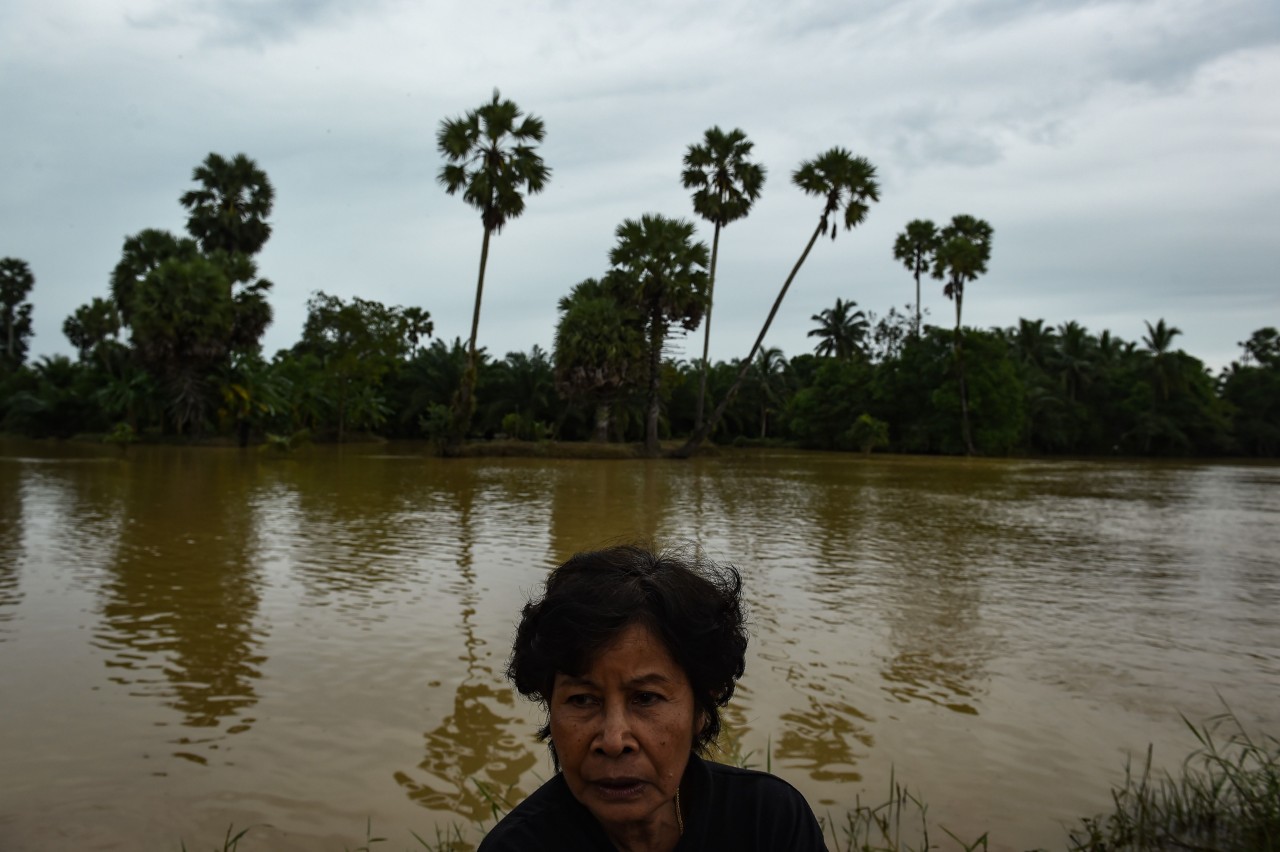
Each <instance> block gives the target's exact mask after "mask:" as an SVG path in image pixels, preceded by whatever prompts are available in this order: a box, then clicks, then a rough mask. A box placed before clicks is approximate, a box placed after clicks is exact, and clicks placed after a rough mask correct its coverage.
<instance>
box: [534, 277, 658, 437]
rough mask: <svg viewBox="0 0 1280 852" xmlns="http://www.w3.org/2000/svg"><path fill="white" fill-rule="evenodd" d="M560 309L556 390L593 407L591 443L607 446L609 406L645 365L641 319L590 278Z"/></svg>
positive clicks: (631, 309)
mask: <svg viewBox="0 0 1280 852" xmlns="http://www.w3.org/2000/svg"><path fill="white" fill-rule="evenodd" d="M559 307H560V321H559V322H558V323H557V324H556V339H555V353H554V358H553V361H554V365H555V375H556V387H557V390H558V391H559V393H560V395H561V396H562V397H564V398H565V399H575V398H580V399H585V400H586V401H587V402H589V403H593V404H594V405H595V409H596V411H595V414H596V417H595V420H596V423H595V430H594V432H593V434H592V440H593V441H600V442H603V441H606V440H608V437H609V421H610V410H611V408H612V406H613V403H614V402H615V401H616V399H617V397H618V395H619V394H620V393H621V392H622V391H623V390H625V389H626V388H628V387H630V386H632V385H633V384H634V383H635V382H636V380H637V376H638V375H639V373H640V365H641V364H643V363H644V354H645V353H644V348H645V345H644V344H645V341H644V333H643V331H642V330H641V326H642V324H643V318H642V317H640V316H639V315H638V312H637V311H636V310H635V309H634V308H632V307H630V306H628V305H624V304H621V303H619V302H618V300H617V299H615V298H614V297H613V294H612V293H610V292H609V289H608V288H607V287H606V286H605V285H604V284H603V283H602V282H600V281H597V280H596V279H595V278H588V279H586V280H585V281H582V282H579V283H578V284H577V285H575V286H574V288H573V290H572V291H571V292H570V293H569V295H568V296H565V297H564V298H562V299H561V300H560V305H559Z"/></svg>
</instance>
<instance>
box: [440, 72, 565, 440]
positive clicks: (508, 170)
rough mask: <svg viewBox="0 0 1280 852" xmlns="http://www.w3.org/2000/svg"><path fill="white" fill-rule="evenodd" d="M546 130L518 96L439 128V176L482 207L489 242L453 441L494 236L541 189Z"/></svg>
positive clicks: (467, 419)
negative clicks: (441, 162) (541, 150)
mask: <svg viewBox="0 0 1280 852" xmlns="http://www.w3.org/2000/svg"><path fill="white" fill-rule="evenodd" d="M545 135H546V128H545V127H544V125H543V123H542V119H540V118H538V117H536V116H533V115H525V114H524V113H523V112H521V111H520V108H519V107H518V106H516V104H515V103H514V102H513V101H509V100H502V99H501V96H500V95H499V93H498V90H497V89H494V90H493V99H492V100H491V101H489V103H486V104H484V105H482V106H480V107H478V108H476V109H473V110H470V111H468V112H467V114H466V115H464V116H461V117H459V118H447V119H444V120H443V121H441V122H440V127H439V129H438V130H437V131H436V146H437V147H438V148H439V150H440V153H441V155H442V156H443V157H444V158H445V160H446V162H445V164H444V165H443V166H441V167H440V173H439V174H438V175H437V180H438V181H439V182H440V184H441V186H443V187H444V190H445V192H447V193H448V194H449V195H454V194H456V193H458V192H461V193H462V200H463V201H465V202H467V203H468V204H470V205H471V206H472V207H474V208H475V209H477V210H479V211H480V221H481V223H482V224H483V225H484V241H483V242H482V243H481V245H480V275H479V278H478V279H477V281H476V304H475V309H474V311H473V312H472V314H471V339H470V342H469V343H468V346H467V369H466V371H465V372H464V373H463V376H462V386H461V387H460V388H459V391H458V404H457V406H456V408H455V411H454V415H455V423H454V425H455V434H454V435H453V436H452V437H453V439H454V440H460V439H462V438H464V437H466V432H467V429H468V428H469V427H470V425H471V415H472V412H473V411H474V409H475V399H474V397H475V384H476V333H477V332H478V331H479V329H480V302H481V299H482V297H483V295H484V270H485V265H486V264H487V263H488V261H489V238H490V237H491V236H492V235H493V234H495V233H501V232H502V228H503V226H504V225H506V224H507V222H509V221H510V220H512V219H515V218H517V217H518V216H519V215H520V214H521V213H523V212H524V195H523V194H522V192H521V190H522V189H523V192H524V193H528V194H529V195H533V194H535V193H538V192H541V191H542V189H543V187H545V186H546V185H547V181H548V180H549V179H550V177H551V169H550V168H548V167H547V166H546V165H545V164H544V163H543V162H542V158H541V157H540V156H538V154H537V152H536V151H535V150H534V146H535V145H536V144H537V143H539V142H541V141H542V139H543V137H544V136H545Z"/></svg>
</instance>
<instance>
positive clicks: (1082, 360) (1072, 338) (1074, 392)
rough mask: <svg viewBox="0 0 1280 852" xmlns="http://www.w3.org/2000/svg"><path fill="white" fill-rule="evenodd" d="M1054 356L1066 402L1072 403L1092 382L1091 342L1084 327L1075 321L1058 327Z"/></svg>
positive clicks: (1092, 349)
mask: <svg viewBox="0 0 1280 852" xmlns="http://www.w3.org/2000/svg"><path fill="white" fill-rule="evenodd" d="M1054 354H1055V359H1054V360H1055V361H1056V362H1057V363H1056V366H1057V368H1058V370H1059V371H1060V372H1061V374H1062V384H1063V387H1064V388H1065V389H1066V392H1067V401H1068V402H1072V403H1074V402H1075V401H1076V399H1077V398H1078V397H1079V395H1080V392H1081V391H1083V390H1085V389H1087V388H1088V386H1089V384H1090V382H1091V381H1092V380H1093V373H1094V367H1095V364H1094V343H1093V340H1092V339H1091V338H1090V336H1089V332H1088V331H1087V330H1086V329H1085V327H1084V326H1082V325H1080V323H1078V322H1076V321H1075V320H1069V321H1067V322H1064V323H1063V324H1062V325H1060V326H1058V346H1057V350H1056V352H1055V353H1054Z"/></svg>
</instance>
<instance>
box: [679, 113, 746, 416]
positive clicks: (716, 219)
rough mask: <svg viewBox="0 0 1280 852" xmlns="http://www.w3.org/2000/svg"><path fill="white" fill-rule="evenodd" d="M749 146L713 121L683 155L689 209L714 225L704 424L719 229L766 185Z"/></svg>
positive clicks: (701, 393)
mask: <svg viewBox="0 0 1280 852" xmlns="http://www.w3.org/2000/svg"><path fill="white" fill-rule="evenodd" d="M751 148H752V143H751V141H750V140H748V139H747V134H745V133H743V132H742V130H740V129H738V128H734V129H733V130H731V131H730V132H728V133H725V132H724V131H723V130H721V129H720V128H719V127H718V126H717V127H712V128H711V129H710V130H708V131H707V132H706V133H705V134H704V135H703V141H702V144H701V145H690V146H689V150H688V151H687V152H686V153H685V155H684V172H683V173H682V175H681V182H682V183H683V184H684V188H685V189H692V190H693V191H694V192H693V210H694V212H695V213H697V214H698V215H699V216H701V217H702V218H703V219H706V220H707V221H708V222H711V223H712V224H713V225H714V226H715V232H714V236H713V237H712V238H711V273H710V275H709V276H708V278H707V310H706V318H705V319H704V320H703V323H704V326H705V327H704V330H703V338H702V369H701V375H700V377H699V379H698V407H697V413H696V415H695V417H694V426H695V428H697V427H700V426H701V425H702V412H703V407H704V405H705V400H706V396H707V353H708V351H709V349H710V347H711V307H712V297H713V294H714V292H715V285H716V260H717V259H718V258H719V255H720V229H721V228H723V227H724V226H725V225H728V224H729V223H730V222H733V221H736V220H738V219H741V218H743V217H745V216H746V215H747V213H748V212H749V211H750V210H751V205H752V204H753V203H754V202H755V200H756V199H757V198H759V197H760V190H761V188H762V187H763V186H764V176H765V169H764V166H761V165H759V164H757V163H752V162H750V161H748V160H747V157H748V156H749V155H750V154H751Z"/></svg>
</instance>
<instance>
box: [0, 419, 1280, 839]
mask: <svg viewBox="0 0 1280 852" xmlns="http://www.w3.org/2000/svg"><path fill="white" fill-rule="evenodd" d="M638 539H653V540H657V541H662V542H674V543H680V542H684V543H687V544H689V545H692V546H696V547H700V548H701V549H702V550H703V551H704V552H705V553H706V554H707V555H709V556H711V557H712V558H716V559H719V560H722V561H729V562H732V563H734V564H736V565H737V566H738V567H739V568H740V569H741V571H742V573H743V575H744V578H745V582H746V594H747V598H748V600H749V604H750V613H751V618H752V623H753V638H752V643H751V647H750V650H749V657H748V666H747V674H746V676H745V677H744V678H743V681H742V683H741V686H740V688H739V690H738V693H737V695H736V696H735V698H734V701H733V703H732V704H731V705H730V708H729V712H728V714H727V725H726V728H727V736H726V738H725V742H724V747H725V750H726V751H727V752H729V755H728V756H724V757H722V758H721V759H724V760H728V761H733V760H737V761H739V762H746V763H747V764H749V765H754V766H757V767H760V768H764V767H765V766H766V765H769V766H771V768H772V770H773V771H774V772H775V773H777V774H779V775H781V776H783V777H784V778H786V779H788V780H789V781H791V782H792V783H793V784H795V785H796V786H797V787H798V788H799V789H800V790H801V791H802V792H803V793H804V794H805V795H806V796H807V797H808V799H809V801H810V802H811V803H812V804H813V806H814V809H815V811H816V812H818V814H819V815H822V816H826V815H830V816H831V817H833V818H835V819H837V820H839V819H842V818H843V814H844V813H845V810H846V809H847V807H848V806H850V805H852V804H853V803H854V802H855V800H858V799H860V800H861V801H862V802H863V803H868V802H872V803H875V802H879V801H882V800H884V799H885V798H886V796H887V791H888V789H889V783H890V780H889V779H890V776H891V773H892V775H893V777H894V778H895V779H896V780H897V781H898V782H899V783H903V784H906V785H907V786H908V787H909V788H910V789H911V790H912V791H913V792H915V793H918V794H919V795H920V796H921V797H922V798H923V799H924V800H925V801H927V802H928V805H929V815H930V817H931V818H932V819H933V820H934V822H935V823H936V824H940V825H942V826H945V827H946V828H947V829H948V830H950V831H952V832H953V833H955V834H956V835H957V836H959V837H961V838H964V839H968V840H972V839H976V838H977V837H978V836H979V835H981V834H982V833H983V832H988V833H989V838H990V841H991V848H993V849H1027V848H1032V847H1044V848H1048V849H1055V848H1057V849H1060V848H1063V846H1064V843H1065V836H1066V834H1065V826H1067V825H1069V824H1071V823H1072V822H1074V820H1075V819H1076V818H1077V817H1079V816H1084V815H1090V814H1093V813H1096V812H1098V811H1100V810H1102V809H1104V808H1105V807H1106V806H1107V804H1108V802H1109V801H1110V794H1109V786H1110V785H1111V784H1112V783H1114V782H1116V781H1118V780H1119V779H1120V778H1121V777H1122V775H1123V770H1124V765H1125V760H1126V757H1127V756H1128V755H1134V756H1135V759H1136V760H1138V761H1141V759H1142V758H1143V756H1145V752H1146V748H1147V745H1148V744H1152V745H1153V747H1154V750H1155V761H1156V764H1157V765H1160V766H1168V767H1171V768H1173V767H1176V766H1177V765H1178V764H1179V763H1180V761H1181V759H1182V757H1183V756H1185V755H1186V754H1187V753H1188V752H1189V751H1190V750H1191V749H1192V748H1193V747H1194V745H1195V743H1194V741H1193V740H1192V739H1191V736H1190V734H1189V732H1188V731H1187V729H1186V727H1185V724H1184V722H1183V721H1182V718H1181V715H1185V716H1186V717H1187V718H1188V719H1191V720H1193V721H1199V720H1203V719H1205V718H1207V717H1209V716H1211V715H1213V714H1215V713H1219V712H1221V711H1222V709H1223V706H1224V702H1225V703H1226V704H1227V705H1229V706H1230V708H1231V709H1232V710H1233V711H1234V712H1235V714H1236V715H1237V717H1239V719H1240V721H1241V722H1242V723H1243V724H1245V725H1246V726H1247V727H1248V728H1250V729H1252V730H1255V731H1263V732H1268V733H1271V734H1280V467H1277V466H1265V465H1244V464H1199V463H1148V462H1123V461H1116V462H1110V461H1108V462H1094V461H1054V462H1041V461H1009V460H976V461H967V460H963V459H933V458H929V459H915V458H912V459H907V458H878V457H873V458H870V459H863V458H861V457H859V456H853V455H829V454H816V453H815V454H800V453H760V454H752V455H728V456H724V457H720V458H712V459H699V460H695V461H692V462H676V461H652V462H645V461H547V460H527V459H476V460H449V461H442V460H438V459H435V458H433V457H431V456H430V455H429V454H428V453H427V452H426V450H425V449H424V448H422V447H420V446H415V445H404V446H401V445H394V444H393V445H380V446H367V447H358V448H351V447H348V448H342V449H339V448H331V447H313V448H308V449H305V450H303V451H301V452H299V453H296V454H294V455H292V456H277V455H270V454H266V453H259V452H256V451H247V452H242V451H239V450H230V449H213V448H200V449H179V448H146V447H143V448H139V447H134V448H131V449H130V450H129V451H128V454H127V455H122V454H121V453H119V451H117V450H115V449H99V448H98V447H89V446H60V445H50V444H43V443H15V442H10V443H5V444H3V445H0V849H3V850H6V852H8V850H28V849H31V850H64V849H65V850H77V851H78V850H142V851H143V852H146V850H166V852H174V850H177V849H178V848H179V846H180V843H183V842H185V844H186V846H187V848H189V849H193V850H195V849H208V848H212V847H214V846H219V847H220V846H221V843H222V840H223V837H224V834H225V832H226V830H227V827H228V825H234V826H235V830H236V831H239V830H240V829H242V828H249V833H248V834H247V835H246V837H245V839H244V840H243V841H242V842H241V846H240V850H241V852H257V850H268V849H269V850H273V852H274V850H308V852H313V851H318V850H334V852H338V850H342V849H345V848H354V847H355V846H358V845H362V844H364V843H365V842H366V840H367V838H366V830H367V828H368V827H369V826H370V825H371V826H372V833H373V834H374V835H381V836H385V837H388V838H389V840H388V842H386V843H385V844H379V845H377V846H376V847H375V848H377V849H387V850H401V849H410V848H419V847H418V844H417V841H415V840H414V839H413V836H412V834H411V833H410V832H411V831H412V832H417V833H418V834H419V835H421V836H422V837H424V838H426V839H434V838H435V837H436V832H437V830H439V831H441V832H444V831H452V828H451V827H457V828H460V829H461V830H462V832H463V834H464V836H466V837H468V838H470V839H471V840H472V841H473V842H474V841H475V840H476V839H477V838H478V837H479V830H478V829H477V828H476V823H478V822H485V823H491V822H492V809H493V807H494V804H495V803H499V802H501V801H504V800H506V801H518V800H519V798H520V797H521V796H523V795H525V794H527V793H528V792H530V791H531V790H532V789H534V787H536V786H537V784H538V783H540V779H545V778H546V777H548V775H549V774H550V772H551V768H550V763H549V760H548V758H547V756H546V753H545V749H544V748H543V747H542V746H541V745H539V744H538V743H537V742H536V741H535V740H534V737H533V732H534V729H535V728H536V727H537V725H538V724H539V722H540V721H541V715H540V712H539V710H538V708H536V707H534V706H531V705H529V704H528V703H526V702H525V701H524V700H523V699H521V698H520V697H519V696H518V695H515V694H514V693H513V691H512V689H511V688H510V687H509V686H508V684H507V683H506V682H505V680H504V679H503V676H502V671H503V668H504V665H505V662H506V657H507V653H508V650H509V647H510V640H511V636H512V631H513V625H514V622H515V619H516V617H517V614H518V611H519V608H520V606H521V605H522V603H523V602H524V600H525V598H526V595H527V594H528V593H529V592H530V591H531V590H534V589H536V588H537V586H538V584H539V583H540V581H541V580H542V578H543V577H544V576H545V574H546V572H547V571H548V570H549V569H550V568H551V567H553V566H554V565H556V564H557V563H559V562H560V561H563V560H564V559H565V558H567V557H568V556H569V555H571V554H572V553H573V552H575V551H577V550H581V549H585V548H590V547H593V546H597V545H601V544H605V543H611V542H617V541H630V540H638ZM1180 714H1181V715H1180ZM939 837H941V839H943V840H945V839H946V838H945V837H944V836H942V835H941V834H940V833H936V836H935V837H934V839H935V840H936V839H938V838H939ZM947 842H950V841H947Z"/></svg>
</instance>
